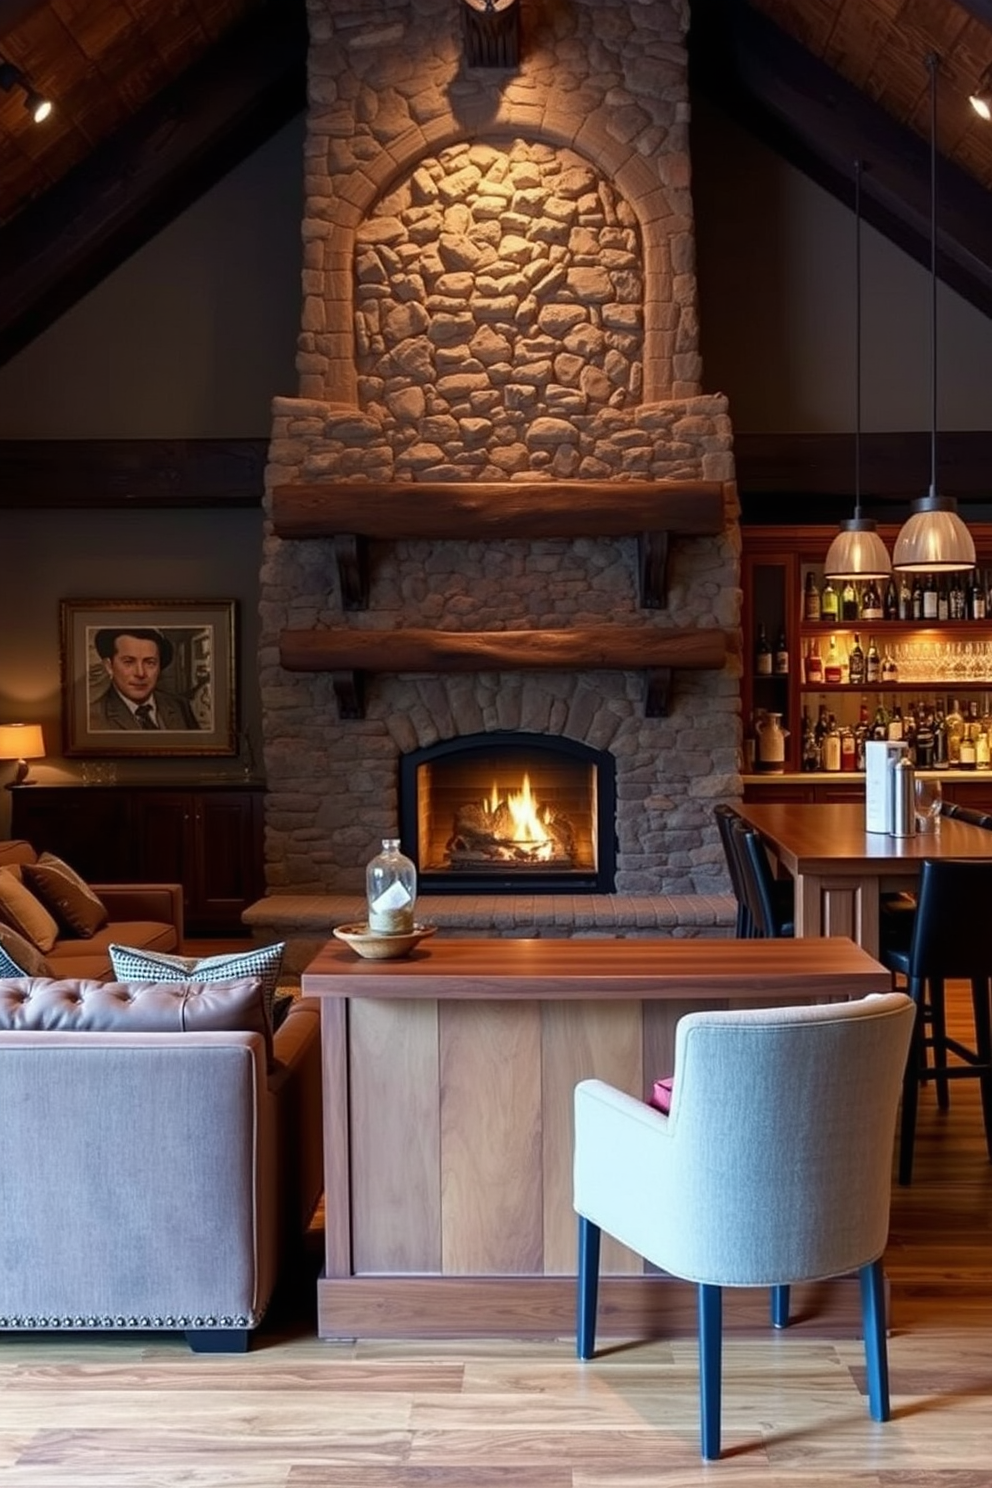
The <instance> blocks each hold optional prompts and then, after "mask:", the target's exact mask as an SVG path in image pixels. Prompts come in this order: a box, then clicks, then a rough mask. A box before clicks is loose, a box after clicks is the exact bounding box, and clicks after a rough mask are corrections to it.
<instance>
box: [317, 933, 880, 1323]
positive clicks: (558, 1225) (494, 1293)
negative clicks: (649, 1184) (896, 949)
mask: <svg viewBox="0 0 992 1488" xmlns="http://www.w3.org/2000/svg"><path fill="white" fill-rule="evenodd" d="M302 981H303V991H304V992H305V993H306V994H307V995H311V996H314V995H316V996H319V997H320V998H321V999H322V1005H321V1014H322V1030H323V1061H324V1067H323V1077H324V1164H325V1247H326V1258H325V1259H326V1264H325V1271H324V1274H323V1276H322V1277H321V1278H320V1280H319V1282H318V1330H319V1333H320V1335H321V1337H324V1338H352V1337H392V1338H397V1337H417V1338H429V1337H473V1336H490V1337H491V1336H494V1335H506V1336H517V1337H521V1336H529V1337H535V1336H537V1337H541V1336H544V1337H557V1336H561V1335H567V1334H570V1333H572V1332H573V1331H574V1315H575V1267H576V1250H575V1216H574V1213H573V1211H572V1194H571V1161H572V1092H573V1089H574V1086H575V1084H576V1082H577V1081H578V1080H581V1079H584V1078H586V1077H588V1076H591V1075H595V1076H598V1077H600V1078H602V1079H604V1080H608V1081H610V1082H611V1083H612V1084H615V1085H617V1086H619V1087H620V1088H622V1089H625V1090H628V1091H630V1092H631V1093H632V1094H642V1093H644V1092H645V1091H646V1090H648V1089H650V1085H651V1082H652V1081H653V1080H654V1079H655V1078H656V1077H657V1076H658V1075H663V1074H668V1073H670V1072H671V1069H672V1063H673V1057H674V1043H675V1025H676V1023H677V1021H678V1019H679V1018H680V1017H681V1016H682V1015H683V1013H686V1012H690V1011H692V1010H694V1009H699V1008H713V1007H717V1008H726V1007H732V1006H734V1005H735V1004H740V1005H747V1006H767V1005H774V1004H776V1003H778V1004H785V1003H791V1002H816V1001H823V1000H828V999H840V998H847V997H851V996H862V995H864V994H866V993H868V992H875V991H884V990H886V989H887V988H888V987H889V985H890V979H889V975H888V973H887V972H886V971H885V970H884V969H883V968H882V967H881V966H879V964H878V963H877V962H875V961H873V960H872V959H871V958H870V957H869V956H868V955H866V954H865V952H864V951H862V950H861V949H860V948H859V947H857V946H855V945H853V944H852V943H851V942H850V941H849V940H843V939H835V940H822V941H812V940H805V941H787V940H781V941H764V942H762V941H744V942H741V941H732V940H715V939H714V940H704V939H700V940H662V939H589V940H582V939H561V940H554V939H548V940H456V939H451V940H448V939H445V938H444V937H443V936H441V935H438V936H436V937H434V938H433V939H432V940H431V941H430V942H428V943H425V944H424V945H422V946H421V947H420V948H419V949H418V950H417V951H416V952H414V953H413V955H411V956H410V957H409V958H407V959H405V960H396V961H382V962H376V961H362V960H360V959H358V958H357V957H356V955H355V954H354V953H353V952H352V951H350V950H349V949H347V948H346V947H345V946H344V945H342V944H341V943H340V942H339V941H336V940H334V941H331V942H330V943H329V944H328V945H327V946H326V947H324V949H323V950H322V951H321V952H320V953H319V954H318V955H317V957H316V958H315V959H314V961H313V962H311V964H310V966H309V967H308V968H307V970H306V971H305V972H304V974H303V979H302ZM675 1222H677V1220H676V1221H675ZM602 1269H603V1282H602V1286H601V1304H600V1307H601V1311H600V1331H601V1332H605V1333H607V1334H622V1335H623V1336H626V1337H638V1336H640V1337H645V1336H657V1335H661V1334H665V1335H672V1334H675V1333H681V1334H683V1335H686V1334H692V1333H693V1332H694V1331H695V1311H694V1309H695V1289H694V1288H693V1287H691V1286H688V1285H687V1284H685V1283H682V1282H676V1281H674V1280H673V1279H672V1278H670V1277H663V1276H659V1275H657V1274H654V1275H648V1274H645V1271H644V1263H643V1261H642V1260H641V1259H640V1257H637V1256H635V1255H633V1254H632V1253H631V1252H629V1251H627V1250H626V1249H624V1248H623V1247H622V1246H620V1245H619V1244H617V1243H616V1242H613V1241H611V1242H610V1243H609V1244H607V1242H606V1237H604V1244H603V1258H602ZM856 1293H857V1288H856V1282H852V1283H850V1284H849V1283H848V1282H847V1281H846V1280H842V1281H839V1282H834V1283H830V1284H824V1285H823V1286H822V1287H818V1288H811V1289H808V1292H807V1294H806V1300H805V1302H803V1301H801V1300H800V1301H799V1302H798V1306H797V1313H798V1315H800V1316H802V1317H804V1318H806V1319H807V1320H808V1321H809V1322H810V1323H812V1324H814V1325H815V1326H816V1328H817V1329H818V1330H819V1331H820V1332H821V1333H822V1332H827V1331H834V1332H846V1333H848V1334H850V1335H853V1334H854V1333H855V1332H856V1330H857V1327H858V1318H859V1305H858V1299H857V1294H856ZM725 1306H726V1310H727V1326H728V1327H730V1328H735V1327H736V1328H738V1329H744V1330H748V1331H750V1330H751V1329H754V1330H755V1331H759V1330H760V1331H762V1332H763V1331H765V1330H766V1329H767V1312H768V1299H767V1295H766V1294H761V1295H760V1296H758V1295H756V1294H754V1293H741V1292H737V1293H734V1292H730V1293H728V1296H727V1300H726V1304H725Z"/></svg>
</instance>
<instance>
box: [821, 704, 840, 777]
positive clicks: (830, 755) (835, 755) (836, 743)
mask: <svg viewBox="0 0 992 1488" xmlns="http://www.w3.org/2000/svg"><path fill="white" fill-rule="evenodd" d="M822 758H823V768H824V769H825V770H839V769H840V730H839V729H838V727H837V720H836V718H835V717H834V715H833V714H832V713H831V714H830V716H829V718H828V719H827V732H826V733H825V734H824V736H823V749H822Z"/></svg>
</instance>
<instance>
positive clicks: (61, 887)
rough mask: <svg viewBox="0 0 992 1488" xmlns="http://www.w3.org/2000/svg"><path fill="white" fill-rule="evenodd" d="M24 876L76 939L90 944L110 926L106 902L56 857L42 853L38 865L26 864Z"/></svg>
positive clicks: (23, 871) (22, 870)
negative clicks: (90, 941) (98, 933)
mask: <svg viewBox="0 0 992 1488" xmlns="http://www.w3.org/2000/svg"><path fill="white" fill-rule="evenodd" d="M21 873H22V876H23V878H24V882H25V883H26V884H27V885H28V887H29V888H31V889H34V891H35V892H36V893H37V895H38V898H39V899H41V900H42V902H43V903H44V904H45V905H46V906H47V908H48V909H50V910H51V911H52V913H53V914H54V915H56V917H57V918H58V919H59V920H61V922H62V924H63V925H64V926H65V928H66V929H67V930H68V931H69V932H70V933H71V934H72V935H79V936H81V937H82V938H83V939H84V940H88V939H89V937H90V936H91V935H95V934H96V932H97V931H98V930H102V929H103V927H104V925H105V924H106V923H107V920H108V918H109V915H108V914H107V908H106V905H105V904H104V903H103V901H102V900H101V899H98V898H97V896H96V894H94V892H93V890H92V889H91V888H90V886H89V884H88V883H87V882H86V881H85V879H82V878H80V876H79V874H78V873H77V872H76V871H75V869H73V868H70V867H69V865H68V863H63V861H62V859H61V858H57V857H56V856H55V855H54V853H42V855H41V857H40V858H39V859H38V861H37V863H25V864H24V866H23V868H22V869H21Z"/></svg>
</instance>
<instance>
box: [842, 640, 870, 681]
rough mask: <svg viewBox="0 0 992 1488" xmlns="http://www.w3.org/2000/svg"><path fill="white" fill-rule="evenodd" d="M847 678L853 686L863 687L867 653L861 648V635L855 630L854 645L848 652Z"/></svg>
mask: <svg viewBox="0 0 992 1488" xmlns="http://www.w3.org/2000/svg"><path fill="white" fill-rule="evenodd" d="M847 680H848V681H849V682H850V684H851V686H852V687H861V686H862V685H863V684H864V681H865V653H864V652H863V651H862V649H861V637H860V636H859V635H858V632H857V631H855V632H854V645H853V646H852V647H851V649H850V651H849V652H848V657H847ZM876 680H877V679H876Z"/></svg>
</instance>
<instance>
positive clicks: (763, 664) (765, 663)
mask: <svg viewBox="0 0 992 1488" xmlns="http://www.w3.org/2000/svg"><path fill="white" fill-rule="evenodd" d="M754 670H755V674H756V675H757V676H759V677H770V676H771V674H772V648H771V646H770V645H769V642H768V633H767V632H766V630H765V622H764V621H763V620H759V621H758V639H757V642H756V643H755V647H754Z"/></svg>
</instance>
